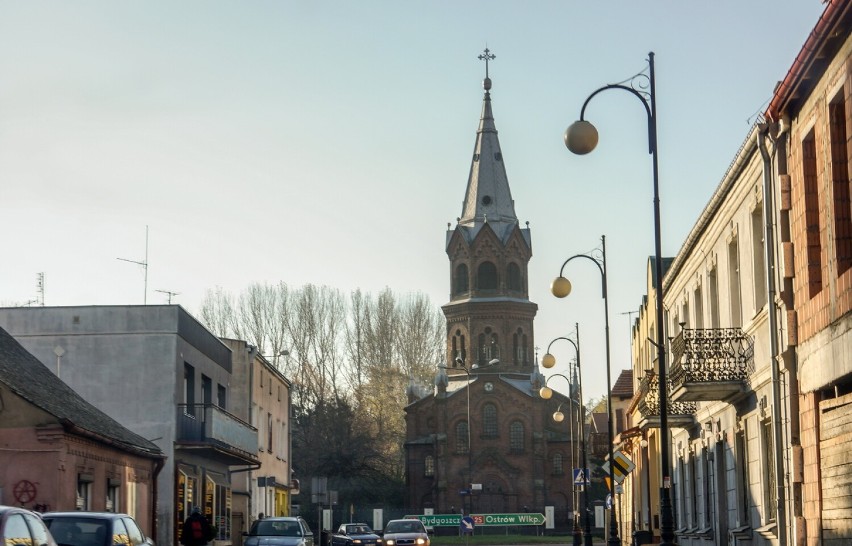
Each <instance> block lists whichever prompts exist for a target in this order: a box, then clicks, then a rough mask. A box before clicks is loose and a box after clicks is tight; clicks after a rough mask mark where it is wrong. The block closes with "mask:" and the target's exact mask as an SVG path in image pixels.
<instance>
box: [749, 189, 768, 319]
mask: <svg viewBox="0 0 852 546" xmlns="http://www.w3.org/2000/svg"><path fill="white" fill-rule="evenodd" d="M763 226H764V223H763V211H762V210H761V208H760V206H757V207H755V208H754V210H753V211H751V263H752V271H753V273H754V279H753V280H754V312H755V313H757V312H758V311H760V310H761V309H763V306H764V305H766V259H765V257H764V246H763V245H764V241H763Z"/></svg>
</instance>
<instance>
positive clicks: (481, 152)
mask: <svg viewBox="0 0 852 546" xmlns="http://www.w3.org/2000/svg"><path fill="white" fill-rule="evenodd" d="M487 74H488V72H487V67H486V77H485V80H484V81H483V87H484V88H485V96H484V98H483V100H482V114H481V116H480V118H479V128H478V129H477V131H476V142H475V143H474V146H473V158H472V160H471V165H470V174H469V175H468V179H467V191H466V192H465V197H464V204H463V207H462V215H461V217H460V218H459V228H461V229H462V230H463V231H464V233H465V237H466V238H467V240H468V241H471V240H473V238H474V237H476V235H477V233H479V231H480V230H481V229H482V227H483V226H484V225H485V224H486V223H487V224H488V225H489V226H490V227H491V229H492V230H494V233H495V234H496V235H497V237H498V238H500V239H501V240H503V241H505V240H507V239H508V237H509V235H510V234H511V233H512V230H513V228H514V227H515V226H517V224H518V217H517V216H516V215H515V202H514V200H513V199H512V192H511V191H510V190H509V179H508V177H507V176H506V166H505V165H504V163H503V152H502V150H501V149H500V140H499V139H498V138H497V128H496V126H495V125H494V114H493V113H492V111H491V78H489V77H488V76H487ZM525 238H526V237H525Z"/></svg>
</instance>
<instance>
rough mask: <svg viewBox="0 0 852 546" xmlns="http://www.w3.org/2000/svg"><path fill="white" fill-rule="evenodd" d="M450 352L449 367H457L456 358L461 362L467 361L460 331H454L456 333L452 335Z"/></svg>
mask: <svg viewBox="0 0 852 546" xmlns="http://www.w3.org/2000/svg"><path fill="white" fill-rule="evenodd" d="M452 351H453V354H452V358H451V360H452V362H451V366H452V367H453V368H455V367H457V366H458V364H457V363H456V359H457V358H460V359H461V360H462V362H466V361H467V349H466V348H465V339H464V336H463V335H462V333H461V330H456V333H455V334H453V340H452Z"/></svg>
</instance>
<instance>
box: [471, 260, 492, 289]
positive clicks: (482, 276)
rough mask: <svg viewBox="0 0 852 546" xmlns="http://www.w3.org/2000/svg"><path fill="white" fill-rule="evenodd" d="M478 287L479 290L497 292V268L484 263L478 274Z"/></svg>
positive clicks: (480, 265)
mask: <svg viewBox="0 0 852 546" xmlns="http://www.w3.org/2000/svg"><path fill="white" fill-rule="evenodd" d="M476 287H477V288H478V289H479V290H497V266H496V265H494V264H493V263H491V262H482V263H481V264H479V269H478V270H477V272H476Z"/></svg>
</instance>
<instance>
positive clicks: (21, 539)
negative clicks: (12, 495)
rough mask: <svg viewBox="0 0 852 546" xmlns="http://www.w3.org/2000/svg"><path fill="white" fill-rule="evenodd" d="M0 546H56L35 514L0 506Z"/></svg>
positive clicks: (21, 509) (12, 507)
mask: <svg viewBox="0 0 852 546" xmlns="http://www.w3.org/2000/svg"><path fill="white" fill-rule="evenodd" d="M0 545H4V546H56V541H54V540H53V537H52V536H51V535H50V531H48V530H47V526H46V525H45V524H44V522H43V521H42V519H41V517H39V515H38V514H37V513H35V512H30V511H29V510H24V509H23V508H16V507H14V506H0Z"/></svg>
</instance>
